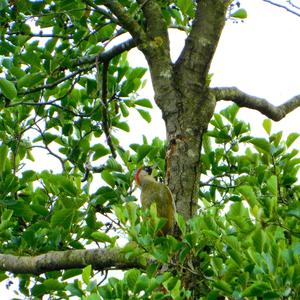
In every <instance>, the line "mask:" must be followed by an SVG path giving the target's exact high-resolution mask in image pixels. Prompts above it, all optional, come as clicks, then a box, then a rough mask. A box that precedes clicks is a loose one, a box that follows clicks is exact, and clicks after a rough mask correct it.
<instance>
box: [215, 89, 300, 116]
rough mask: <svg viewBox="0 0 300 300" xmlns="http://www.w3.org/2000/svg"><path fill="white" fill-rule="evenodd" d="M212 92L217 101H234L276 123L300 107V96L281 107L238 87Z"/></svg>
mask: <svg viewBox="0 0 300 300" xmlns="http://www.w3.org/2000/svg"><path fill="white" fill-rule="evenodd" d="M211 90H212V92H213V93H214V95H215V98H216V101H219V100H225V101H232V102H234V103H236V104H237V105H238V106H240V107H247V108H250V109H255V110H257V111H259V112H261V113H262V114H264V115H265V116H267V117H268V118H270V119H272V120H274V121H279V120H281V119H283V118H284V117H285V116H286V115H287V114H288V113H290V112H292V111H293V110H295V109H296V108H298V107H299V106H300V95H297V96H294V97H293V98H291V99H289V100H288V101H286V102H284V103H283V104H281V105H279V106H274V105H273V104H271V103H270V102H268V101H267V100H266V99H263V98H259V97H255V96H251V95H248V94H246V93H244V92H242V91H240V90H239V89H238V88H236V87H223V88H213V89H211Z"/></svg>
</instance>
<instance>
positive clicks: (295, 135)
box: [286, 132, 300, 148]
mask: <svg viewBox="0 0 300 300" xmlns="http://www.w3.org/2000/svg"><path fill="white" fill-rule="evenodd" d="M299 136H300V134H299V133H296V132H292V133H290V134H289V135H288V137H287V139H286V146H287V147H288V148H289V147H290V146H291V145H292V144H293V143H294V142H295V140H296V139H297V138H298V137H299Z"/></svg>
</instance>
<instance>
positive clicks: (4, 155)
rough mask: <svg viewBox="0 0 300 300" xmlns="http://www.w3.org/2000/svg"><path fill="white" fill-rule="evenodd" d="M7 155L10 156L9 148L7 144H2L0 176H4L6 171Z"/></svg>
mask: <svg viewBox="0 0 300 300" xmlns="http://www.w3.org/2000/svg"><path fill="white" fill-rule="evenodd" d="M7 154H8V146H7V145H5V144H2V145H1V146H0V176H2V174H3V172H4V169H5V163H6V160H7Z"/></svg>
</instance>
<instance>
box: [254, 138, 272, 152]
mask: <svg viewBox="0 0 300 300" xmlns="http://www.w3.org/2000/svg"><path fill="white" fill-rule="evenodd" d="M249 142H250V143H252V144H253V145H254V146H256V148H258V150H262V152H265V153H266V154H270V152H271V145H270V143H269V142H268V141H267V140H266V139H264V138H252V139H251V140H250V141H249Z"/></svg>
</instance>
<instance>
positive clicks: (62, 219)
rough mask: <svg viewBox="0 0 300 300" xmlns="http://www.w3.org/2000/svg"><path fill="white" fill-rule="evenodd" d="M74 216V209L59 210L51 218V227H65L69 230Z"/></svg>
mask: <svg viewBox="0 0 300 300" xmlns="http://www.w3.org/2000/svg"><path fill="white" fill-rule="evenodd" d="M74 215H75V213H74V210H73V209H66V208H64V209H60V210H57V211H55V212H54V213H53V215H52V217H51V226H52V227H63V228H65V229H67V230H69V229H70V227H71V225H72V221H73V218H74Z"/></svg>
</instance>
